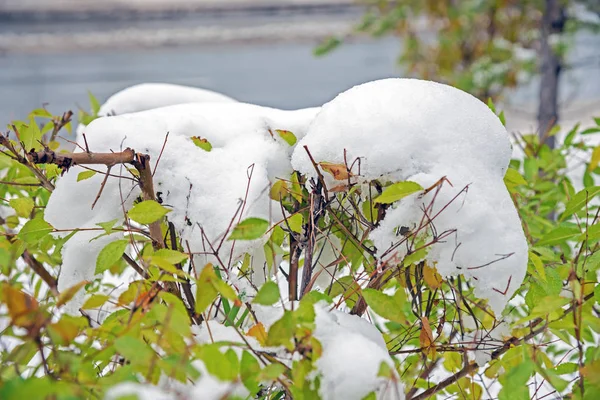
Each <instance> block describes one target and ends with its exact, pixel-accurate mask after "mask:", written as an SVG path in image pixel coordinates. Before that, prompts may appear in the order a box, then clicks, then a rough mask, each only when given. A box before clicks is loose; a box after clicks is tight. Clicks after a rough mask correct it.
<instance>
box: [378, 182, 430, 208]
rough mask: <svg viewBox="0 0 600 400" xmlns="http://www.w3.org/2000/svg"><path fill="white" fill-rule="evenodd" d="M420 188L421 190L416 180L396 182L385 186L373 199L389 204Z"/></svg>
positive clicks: (421, 188)
mask: <svg viewBox="0 0 600 400" xmlns="http://www.w3.org/2000/svg"><path fill="white" fill-rule="evenodd" d="M421 190H423V187H421V185H419V184H418V183H416V182H411V181H406V182H398V183H394V184H392V185H390V186H388V187H387V188H385V190H384V191H383V193H382V194H381V195H380V196H378V197H377V198H376V199H375V200H373V201H374V202H375V203H383V204H390V203H393V202H395V201H398V200H400V199H402V198H404V197H406V196H409V195H411V194H413V193H416V192H419V191H421Z"/></svg>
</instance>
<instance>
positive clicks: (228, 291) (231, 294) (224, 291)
mask: <svg viewBox="0 0 600 400" xmlns="http://www.w3.org/2000/svg"><path fill="white" fill-rule="evenodd" d="M212 282H213V285H214V287H215V289H217V292H219V293H220V294H221V296H223V297H225V298H226V299H227V300H231V301H235V300H237V298H238V297H237V294H236V293H235V290H233V288H232V287H231V286H229V284H227V282H225V281H224V280H221V279H218V278H217V279H215V280H214V281H212Z"/></svg>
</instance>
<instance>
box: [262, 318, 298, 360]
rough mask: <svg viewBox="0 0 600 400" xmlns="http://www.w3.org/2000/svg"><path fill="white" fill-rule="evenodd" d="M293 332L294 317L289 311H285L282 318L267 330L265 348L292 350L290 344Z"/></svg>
mask: <svg viewBox="0 0 600 400" xmlns="http://www.w3.org/2000/svg"><path fill="white" fill-rule="evenodd" d="M294 330H295V324H294V315H293V313H292V312H291V311H288V310H285V311H284V312H283V317H281V319H279V320H278V321H276V322H275V323H274V324H273V325H271V328H269V333H268V335H267V346H284V347H286V348H287V349H288V350H292V349H293V348H294V345H293V344H292V337H293V336H294Z"/></svg>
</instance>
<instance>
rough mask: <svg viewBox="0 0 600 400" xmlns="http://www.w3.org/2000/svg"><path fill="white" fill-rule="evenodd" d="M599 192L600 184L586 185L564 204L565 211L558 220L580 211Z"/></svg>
mask: <svg viewBox="0 0 600 400" xmlns="http://www.w3.org/2000/svg"><path fill="white" fill-rule="evenodd" d="M598 194H600V186H593V187H587V188H585V189H583V190H581V191H579V192H577V194H576V195H575V196H573V198H571V200H570V201H569V202H568V203H567V204H566V205H565V211H564V212H563V213H562V215H561V216H560V220H561V221H564V220H565V219H566V218H567V217H569V216H571V215H573V214H574V213H576V212H578V211H580V210H581V209H583V208H584V207H585V205H586V204H587V203H588V202H589V201H590V200H592V199H593V198H595V197H596V196H598Z"/></svg>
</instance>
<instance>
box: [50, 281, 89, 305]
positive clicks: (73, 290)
mask: <svg viewBox="0 0 600 400" xmlns="http://www.w3.org/2000/svg"><path fill="white" fill-rule="evenodd" d="M88 283H90V281H81V282H79V283H77V284H75V285H73V286H71V287H70V288H68V289H66V290H64V291H63V292H62V293H61V294H60V296H58V301H57V302H56V306H57V307H60V306H62V305H63V304H66V303H67V302H68V301H69V300H71V299H72V298H73V296H75V295H76V294H77V292H79V290H81V288H82V287H84V286H85V285H87V284H88Z"/></svg>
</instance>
